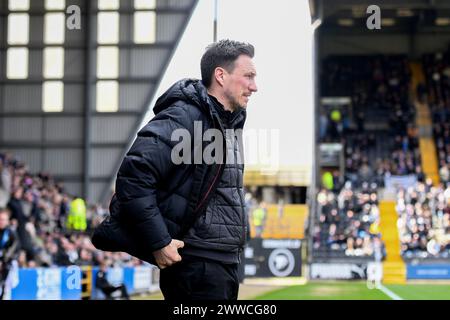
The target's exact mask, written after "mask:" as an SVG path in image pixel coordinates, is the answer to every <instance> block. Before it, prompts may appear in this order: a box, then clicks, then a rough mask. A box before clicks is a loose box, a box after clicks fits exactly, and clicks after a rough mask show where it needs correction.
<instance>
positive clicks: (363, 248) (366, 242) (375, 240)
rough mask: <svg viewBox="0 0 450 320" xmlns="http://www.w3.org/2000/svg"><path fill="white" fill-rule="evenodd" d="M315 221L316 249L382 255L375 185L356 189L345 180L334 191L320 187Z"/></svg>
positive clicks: (314, 240)
mask: <svg viewBox="0 0 450 320" xmlns="http://www.w3.org/2000/svg"><path fill="white" fill-rule="evenodd" d="M317 204H318V211H317V212H318V221H319V223H317V224H316V225H315V227H314V230H313V246H314V250H316V251H328V252H329V251H335V252H341V253H343V254H345V256H356V257H367V256H371V257H376V256H377V257H378V259H379V260H381V259H382V258H383V257H384V256H385V252H384V245H383V243H382V241H381V234H380V233H379V219H380V212H379V207H378V195H377V187H376V185H368V184H367V183H366V184H364V185H363V186H362V188H361V189H360V190H359V191H355V190H354V188H352V185H351V183H350V182H346V184H345V186H344V187H343V188H342V190H341V191H340V192H339V193H338V194H336V193H334V192H332V191H329V190H326V189H322V190H321V191H320V192H319V193H318V195H317Z"/></svg>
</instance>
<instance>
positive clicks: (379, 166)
mask: <svg viewBox="0 0 450 320" xmlns="http://www.w3.org/2000/svg"><path fill="white" fill-rule="evenodd" d="M322 77H323V79H324V80H323V87H322V90H323V95H325V96H340V97H342V96H348V97H350V98H351V106H342V107H340V108H338V107H326V108H324V110H323V111H322V113H321V115H320V119H319V122H320V130H319V133H320V137H319V139H320V141H321V142H341V143H342V144H343V145H344V148H345V153H344V156H345V179H348V180H350V181H352V183H353V184H354V185H358V184H359V185H360V184H361V183H362V182H364V181H368V182H375V183H377V184H378V185H379V186H382V185H383V180H384V177H385V175H408V174H417V175H419V176H420V178H421V179H423V172H422V168H421V166H420V160H421V159H420V149H419V140H418V130H417V127H416V126H415V108H414V107H413V105H412V104H411V103H410V99H409V85H410V78H411V73H410V69H409V65H408V60H407V59H406V57H404V56H358V57H354V56H351V57H348V56H338V57H334V56H333V57H329V58H328V59H326V60H325V61H324V68H323V74H322ZM374 110H375V111H376V112H378V115H379V118H380V119H381V122H383V123H385V124H389V127H388V128H387V129H386V130H384V131H383V132H381V133H382V134H383V136H382V137H381V136H379V137H378V138H377V137H376V135H377V131H368V130H367V128H366V126H365V124H366V123H367V122H368V121H370V119H369V117H370V112H373V111H374ZM378 134H380V131H378ZM380 141H382V142H381V143H382V146H377V144H380ZM380 149H381V150H383V152H382V153H381V154H378V153H380V152H379V151H380ZM371 150H372V152H371Z"/></svg>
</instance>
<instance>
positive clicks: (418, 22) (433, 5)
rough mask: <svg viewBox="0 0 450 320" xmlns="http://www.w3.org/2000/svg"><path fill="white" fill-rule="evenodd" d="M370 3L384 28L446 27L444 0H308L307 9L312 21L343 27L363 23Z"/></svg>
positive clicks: (449, 24)
mask: <svg viewBox="0 0 450 320" xmlns="http://www.w3.org/2000/svg"><path fill="white" fill-rule="evenodd" d="M373 4H376V5H377V6H379V7H380V11H381V19H382V21H381V24H382V28H383V31H384V32H442V31H444V32H445V31H447V32H448V31H450V1H447V0H410V1H405V0H378V1H376V3H374V1H371V0H342V1H334V0H310V10H311V16H312V18H313V21H315V20H317V19H320V20H321V21H322V27H323V28H325V29H327V30H329V31H344V30H345V27H358V26H365V25H366V20H367V17H369V16H370V14H371V13H366V10H367V7H368V6H370V5H373ZM343 29H344V30H343ZM347 29H357V28H347Z"/></svg>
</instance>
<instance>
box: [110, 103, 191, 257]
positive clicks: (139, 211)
mask: <svg viewBox="0 0 450 320" xmlns="http://www.w3.org/2000/svg"><path fill="white" fill-rule="evenodd" d="M190 123H192V122H191V120H190V119H189V115H188V113H187V112H186V111H184V108H181V107H171V108H168V109H166V110H164V111H162V112H161V113H159V114H158V115H157V116H156V117H154V118H153V119H152V120H151V121H150V122H149V123H148V124H147V125H146V126H145V127H144V128H143V129H142V130H141V131H140V132H139V133H138V136H137V138H136V140H135V141H134V143H133V145H132V147H131V149H130V150H129V152H128V153H127V155H126V156H125V158H124V160H123V161H122V164H121V166H120V169H119V172H118V174H117V180H116V194H117V199H118V200H119V203H120V212H121V215H122V216H124V218H125V220H126V221H127V223H130V224H131V225H133V226H135V228H134V230H136V232H137V234H136V235H137V237H138V238H139V240H140V241H144V246H145V247H147V246H148V248H149V250H151V251H152V252H153V251H155V250H158V249H161V248H163V247H165V246H166V245H168V244H169V243H170V242H171V240H172V239H171V236H170V234H169V232H168V230H167V226H166V224H165V222H164V219H163V217H162V215H161V212H160V210H159V208H158V204H157V197H156V195H157V189H158V186H159V183H160V182H162V181H165V179H167V178H168V177H169V174H170V173H171V171H172V170H173V169H174V168H175V164H174V163H173V162H172V160H171V152H172V146H173V145H175V144H176V143H178V142H172V141H171V135H172V132H173V131H174V130H175V129H179V128H184V129H186V127H190Z"/></svg>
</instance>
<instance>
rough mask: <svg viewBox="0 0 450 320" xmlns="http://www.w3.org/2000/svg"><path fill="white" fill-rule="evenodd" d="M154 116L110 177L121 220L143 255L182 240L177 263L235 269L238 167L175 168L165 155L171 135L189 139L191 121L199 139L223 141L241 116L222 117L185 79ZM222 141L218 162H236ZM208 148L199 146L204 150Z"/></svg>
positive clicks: (239, 224)
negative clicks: (203, 261)
mask: <svg viewBox="0 0 450 320" xmlns="http://www.w3.org/2000/svg"><path fill="white" fill-rule="evenodd" d="M154 113H155V117H154V118H153V119H152V120H151V121H150V122H149V123H148V124H147V125H146V126H145V127H144V128H143V129H142V130H141V131H140V132H139V133H138V136H137V138H136V140H135V141H134V143H133V145H132V147H131V149H130V150H129V152H128V153H127V155H126V157H125V158H124V160H123V162H122V164H121V166H120V169H119V172H118V174H117V180H116V200H117V203H118V206H119V208H120V210H119V218H120V220H121V221H123V223H124V224H127V225H128V227H129V230H133V231H132V232H131V233H132V234H133V237H136V239H137V240H138V242H139V246H140V247H141V248H142V250H143V251H146V252H152V251H155V250H158V249H160V248H162V247H164V246H166V245H167V244H169V243H170V241H171V239H173V238H175V239H179V237H180V235H181V234H183V235H184V237H183V238H182V239H181V240H184V241H185V249H183V250H181V254H182V255H183V254H190V255H197V256H204V257H208V258H212V259H217V260H221V261H224V262H237V259H238V258H237V257H238V255H239V251H240V249H241V248H242V247H243V244H244V238H245V233H246V225H247V221H246V216H245V213H244V212H245V210H244V199H243V193H242V176H243V165H242V164H236V161H234V163H230V164H228V163H226V159H223V161H222V163H221V164H220V163H219V164H210V165H207V164H205V163H202V164H196V165H194V164H181V165H176V164H174V163H173V162H172V161H171V152H172V148H173V147H174V146H175V145H176V144H177V143H178V141H171V135H172V132H173V131H174V130H175V129H180V128H184V129H187V130H188V131H189V132H190V133H191V136H192V137H194V121H201V123H202V127H203V132H205V131H206V130H207V129H209V128H216V129H220V130H221V131H222V132H223V136H224V137H226V136H227V134H226V133H225V130H226V129H227V128H233V129H241V128H242V127H243V125H244V122H245V118H246V114H245V110H239V111H236V112H234V113H233V114H231V113H230V112H225V111H224V110H223V108H222V107H221V106H220V104H219V103H218V102H217V100H215V98H213V97H211V96H208V93H207V91H206V88H205V87H204V86H203V84H202V83H201V81H199V80H193V79H184V80H181V81H179V82H177V83H176V84H174V85H173V86H172V87H171V88H170V89H169V90H168V91H167V92H166V93H165V94H163V95H162V96H161V97H160V98H159V99H158V101H157V103H156V105H155V108H154ZM228 137H229V138H228V139H224V141H223V147H224V154H227V153H228V156H234V159H238V157H241V156H242V155H241V154H240V152H239V145H238V144H237V143H235V144H234V145H233V143H232V142H233V141H232V140H234V141H237V139H233V137H232V136H231V135H228ZM208 144H209V142H204V143H203V148H205V147H206V146H207V145H208ZM227 147H228V148H227ZM225 148H227V150H226V151H225ZM193 155H194V152H193V151H192V157H193ZM125 251H130V250H125Z"/></svg>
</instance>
